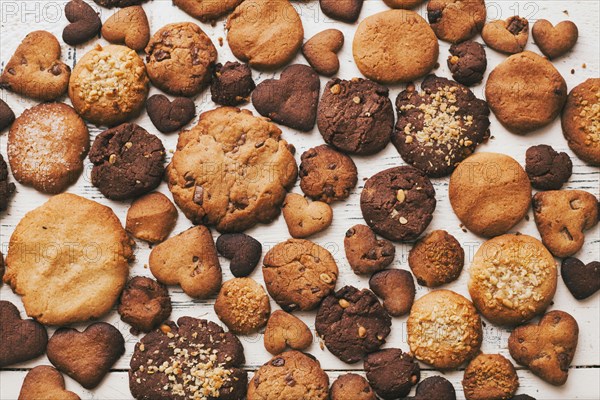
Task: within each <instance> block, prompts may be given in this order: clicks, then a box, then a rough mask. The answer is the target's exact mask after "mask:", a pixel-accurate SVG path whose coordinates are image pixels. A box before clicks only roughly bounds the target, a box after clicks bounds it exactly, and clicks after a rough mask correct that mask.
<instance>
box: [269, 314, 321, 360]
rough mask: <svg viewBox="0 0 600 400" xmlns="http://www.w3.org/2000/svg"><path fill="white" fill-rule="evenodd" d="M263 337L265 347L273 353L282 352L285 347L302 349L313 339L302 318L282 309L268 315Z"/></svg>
mask: <svg viewBox="0 0 600 400" xmlns="http://www.w3.org/2000/svg"><path fill="white" fill-rule="evenodd" d="M264 338H265V339H264V342H265V349H267V351H268V352H269V353H271V354H274V355H277V354H281V353H283V351H284V350H285V349H286V348H287V347H289V348H291V349H294V350H304V349H306V348H307V347H308V346H310V345H311V343H312V340H313V336H312V333H311V332H310V329H309V328H308V326H306V324H305V323H304V322H302V320H300V319H299V318H298V317H296V316H294V315H292V314H288V313H286V312H285V311H282V310H277V311H275V312H274V313H273V314H271V316H270V317H269V321H268V322H267V328H266V329H265V336H264Z"/></svg>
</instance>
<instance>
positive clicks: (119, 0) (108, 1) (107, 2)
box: [94, 0, 147, 8]
mask: <svg viewBox="0 0 600 400" xmlns="http://www.w3.org/2000/svg"><path fill="white" fill-rule="evenodd" d="M145 1H147V0H94V2H95V3H96V4H98V5H101V6H102V7H106V8H113V7H130V6H137V5H140V4H142V3H143V2H145Z"/></svg>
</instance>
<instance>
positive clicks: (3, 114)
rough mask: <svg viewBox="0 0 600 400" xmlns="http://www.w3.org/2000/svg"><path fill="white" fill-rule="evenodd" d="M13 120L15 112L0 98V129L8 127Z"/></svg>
mask: <svg viewBox="0 0 600 400" xmlns="http://www.w3.org/2000/svg"><path fill="white" fill-rule="evenodd" d="M14 120H15V113H14V112H13V110H12V109H11V108H10V107H9V106H8V104H6V103H5V102H4V100H2V99H0V131H1V130H3V129H4V128H8V127H9V126H10V125H11V124H12V123H13V121H14Z"/></svg>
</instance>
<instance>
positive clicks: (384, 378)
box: [365, 348, 421, 399]
mask: <svg viewBox="0 0 600 400" xmlns="http://www.w3.org/2000/svg"><path fill="white" fill-rule="evenodd" d="M365 372H366V374H367V379H368V380H369V383H370V384H371V386H372V387H373V390H374V391H375V393H377V395H378V396H379V397H381V398H382V399H397V398H404V397H406V396H407V395H408V394H409V393H410V389H411V388H412V387H413V386H414V385H416V384H417V382H419V379H421V369H420V368H419V363H418V362H416V361H415V359H414V358H413V357H412V356H411V355H410V354H407V353H404V352H402V350H400V349H393V348H391V349H383V350H379V351H377V352H375V353H371V354H369V355H368V356H367V357H366V358H365Z"/></svg>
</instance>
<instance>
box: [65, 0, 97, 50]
mask: <svg viewBox="0 0 600 400" xmlns="http://www.w3.org/2000/svg"><path fill="white" fill-rule="evenodd" d="M65 17H67V20H69V22H70V24H69V25H67V26H66V27H65V29H64V30H63V33H62V38H63V41H64V42H65V43H66V44H69V45H71V46H77V45H79V44H83V43H85V42H87V41H88V40H90V39H92V38H94V37H96V36H97V35H98V33H99V32H100V28H102V21H101V20H100V16H99V15H98V13H96V11H95V10H94V9H93V8H92V7H91V6H90V5H89V4H88V3H86V2H85V1H83V0H71V1H69V2H68V3H67V4H66V5H65Z"/></svg>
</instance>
